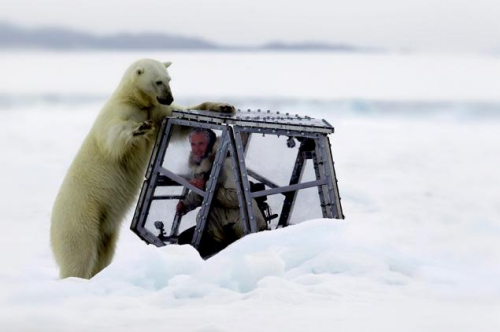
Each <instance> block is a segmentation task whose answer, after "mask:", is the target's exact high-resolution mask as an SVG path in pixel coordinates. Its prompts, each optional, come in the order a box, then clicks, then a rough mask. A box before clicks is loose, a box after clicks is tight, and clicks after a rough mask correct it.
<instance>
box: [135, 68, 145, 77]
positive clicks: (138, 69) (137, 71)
mask: <svg viewBox="0 0 500 332" xmlns="http://www.w3.org/2000/svg"><path fill="white" fill-rule="evenodd" d="M135 72H136V73H137V75H142V74H143V73H144V68H140V67H139V68H137V69H136V70H135Z"/></svg>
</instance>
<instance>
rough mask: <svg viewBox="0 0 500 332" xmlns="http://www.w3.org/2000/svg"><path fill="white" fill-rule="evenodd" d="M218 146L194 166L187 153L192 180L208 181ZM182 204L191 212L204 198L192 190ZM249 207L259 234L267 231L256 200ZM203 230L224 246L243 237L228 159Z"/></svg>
mask: <svg viewBox="0 0 500 332" xmlns="http://www.w3.org/2000/svg"><path fill="white" fill-rule="evenodd" d="M217 145H218V142H216V143H215V144H214V147H213V148H212V151H211V152H210V153H209V154H208V156H207V158H205V159H203V160H202V161H201V163H196V162H195V161H194V158H193V153H192V152H190V155H189V161H188V167H189V173H190V176H191V178H201V177H203V178H205V179H207V178H208V175H210V172H211V169H212V164H213V162H214V159H215V154H216V151H217ZM182 202H183V203H184V205H185V207H186V209H187V211H192V210H194V209H196V208H197V207H199V206H201V204H202V202H203V198H202V197H201V196H200V195H198V194H196V193H194V192H192V191H191V192H189V194H188V195H187V196H186V198H185V199H184V200H183V201H182ZM252 207H253V213H254V216H255V219H256V223H257V229H258V231H262V230H266V229H267V223H266V221H265V219H264V216H263V215H262V212H261V211H260V209H259V208H258V206H257V202H256V201H255V200H252ZM205 231H206V233H205V234H204V236H206V235H208V236H210V237H211V238H212V239H213V240H215V241H216V242H219V243H225V244H229V243H231V242H233V241H235V240H237V239H239V238H241V237H243V236H244V235H245V226H244V225H243V223H242V219H241V215H240V205H239V202H238V196H237V191H236V183H235V180H234V177H233V174H232V172H231V160H230V159H229V158H226V159H225V160H224V164H223V167H222V170H221V174H220V176H219V179H218V182H217V187H216V190H215V196H214V198H213V201H212V208H211V211H210V212H209V214H208V218H207V223H206V228H205Z"/></svg>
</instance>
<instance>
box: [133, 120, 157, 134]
mask: <svg viewBox="0 0 500 332" xmlns="http://www.w3.org/2000/svg"><path fill="white" fill-rule="evenodd" d="M154 127H155V125H154V122H153V121H151V120H146V121H144V122H143V123H141V124H140V125H139V127H137V128H136V129H135V130H134V131H133V132H132V136H139V135H144V134H147V133H148V132H151V131H152V130H153V129H154Z"/></svg>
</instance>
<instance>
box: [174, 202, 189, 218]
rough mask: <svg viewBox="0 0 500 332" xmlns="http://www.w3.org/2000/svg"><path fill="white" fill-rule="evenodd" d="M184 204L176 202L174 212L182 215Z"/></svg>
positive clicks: (184, 209) (184, 208) (184, 211)
mask: <svg viewBox="0 0 500 332" xmlns="http://www.w3.org/2000/svg"><path fill="white" fill-rule="evenodd" d="M186 210H187V208H186V205H185V204H184V203H182V202H179V203H177V207H176V208H175V212H176V213H177V214H178V215H181V216H182V215H184V214H186Z"/></svg>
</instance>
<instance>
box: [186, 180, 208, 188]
mask: <svg viewBox="0 0 500 332" xmlns="http://www.w3.org/2000/svg"><path fill="white" fill-rule="evenodd" d="M189 183H190V184H191V185H193V186H195V187H196V188H198V189H200V190H205V184H206V181H205V179H201V178H195V179H192V180H191V181H189Z"/></svg>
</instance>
